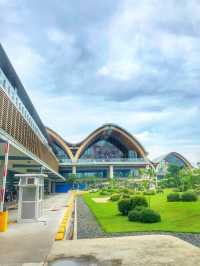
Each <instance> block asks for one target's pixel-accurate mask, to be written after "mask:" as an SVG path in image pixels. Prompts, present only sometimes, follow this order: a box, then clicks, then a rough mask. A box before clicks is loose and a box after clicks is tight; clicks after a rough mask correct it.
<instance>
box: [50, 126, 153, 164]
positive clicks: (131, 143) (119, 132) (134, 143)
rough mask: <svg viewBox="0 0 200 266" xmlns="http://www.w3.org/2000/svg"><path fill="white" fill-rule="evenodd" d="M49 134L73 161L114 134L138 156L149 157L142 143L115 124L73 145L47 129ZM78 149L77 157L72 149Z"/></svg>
mask: <svg viewBox="0 0 200 266" xmlns="http://www.w3.org/2000/svg"><path fill="white" fill-rule="evenodd" d="M47 132H48V134H49V135H50V136H51V137H52V138H53V140H54V141H56V142H57V143H58V144H59V145H60V146H61V147H62V148H63V149H64V150H65V152H67V154H68V155H69V157H70V158H71V159H75V160H78V159H79V158H80V156H81V155H82V153H83V152H84V151H85V150H86V149H87V148H88V147H89V146H90V145H91V144H92V143H94V142H95V141H96V140H98V139H99V138H103V137H104V136H106V134H112V135H113V136H115V137H117V138H120V139H121V140H122V141H123V143H124V144H125V145H126V146H127V147H129V148H130V149H133V150H135V151H136V152H137V154H138V155H139V156H140V157H142V158H144V157H146V156H147V155H148V153H147V152H146V150H145V149H144V147H143V146H142V145H141V143H140V142H139V141H138V140H137V139H136V138H135V137H134V136H132V135H131V134H130V133H129V132H127V131H126V130H125V129H123V128H122V127H119V126H118V125H115V124H104V125H103V126H101V127H99V128H97V129H96V130H94V131H93V132H92V133H90V134H89V135H88V136H87V137H86V138H85V139H84V140H83V141H81V142H79V143H77V144H72V143H68V142H66V141H64V140H63V139H62V138H61V137H60V136H59V135H58V134H57V133H56V132H54V131H53V130H52V129H49V128H47ZM73 148H76V152H75V155H73V152H72V149H73Z"/></svg>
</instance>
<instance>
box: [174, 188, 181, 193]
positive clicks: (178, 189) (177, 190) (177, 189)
mask: <svg viewBox="0 0 200 266" xmlns="http://www.w3.org/2000/svg"><path fill="white" fill-rule="evenodd" d="M172 191H173V192H181V189H180V188H176V187H175V188H173V189H172Z"/></svg>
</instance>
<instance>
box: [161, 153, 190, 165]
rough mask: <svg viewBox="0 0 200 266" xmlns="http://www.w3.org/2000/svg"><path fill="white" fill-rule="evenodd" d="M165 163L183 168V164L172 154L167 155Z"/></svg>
mask: <svg viewBox="0 0 200 266" xmlns="http://www.w3.org/2000/svg"><path fill="white" fill-rule="evenodd" d="M165 161H166V162H167V163H169V164H174V165H177V166H180V167H183V166H185V162H184V161H183V160H181V159H179V158H178V157H177V156H175V155H173V154H169V155H168V156H167V157H166V158H165Z"/></svg>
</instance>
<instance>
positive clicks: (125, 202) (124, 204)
mask: <svg viewBox="0 0 200 266" xmlns="http://www.w3.org/2000/svg"><path fill="white" fill-rule="evenodd" d="M118 210H119V211H120V212H121V213H122V214H123V215H127V214H128V212H129V211H130V210H131V200H130V199H121V200H120V201H118Z"/></svg>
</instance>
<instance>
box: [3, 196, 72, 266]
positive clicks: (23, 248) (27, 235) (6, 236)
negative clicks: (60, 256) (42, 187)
mask: <svg viewBox="0 0 200 266" xmlns="http://www.w3.org/2000/svg"><path fill="white" fill-rule="evenodd" d="M68 199H69V193H68V194H66V193H65V194H56V195H51V196H49V197H48V198H47V199H45V201H44V217H43V218H42V219H41V221H40V222H34V223H24V224H18V223H14V224H10V225H9V229H8V231H7V232H5V233H0V265H22V264H23V263H40V262H43V261H44V260H45V258H46V256H47V255H48V253H49V251H50V249H51V246H52V244H53V243H54V237H55V234H56V232H57V230H58V226H59V223H60V221H61V219H62V216H63V214H64V211H65V209H66V206H67V202H68ZM11 217H12V219H14V218H15V217H16V212H12V211H11Z"/></svg>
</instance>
